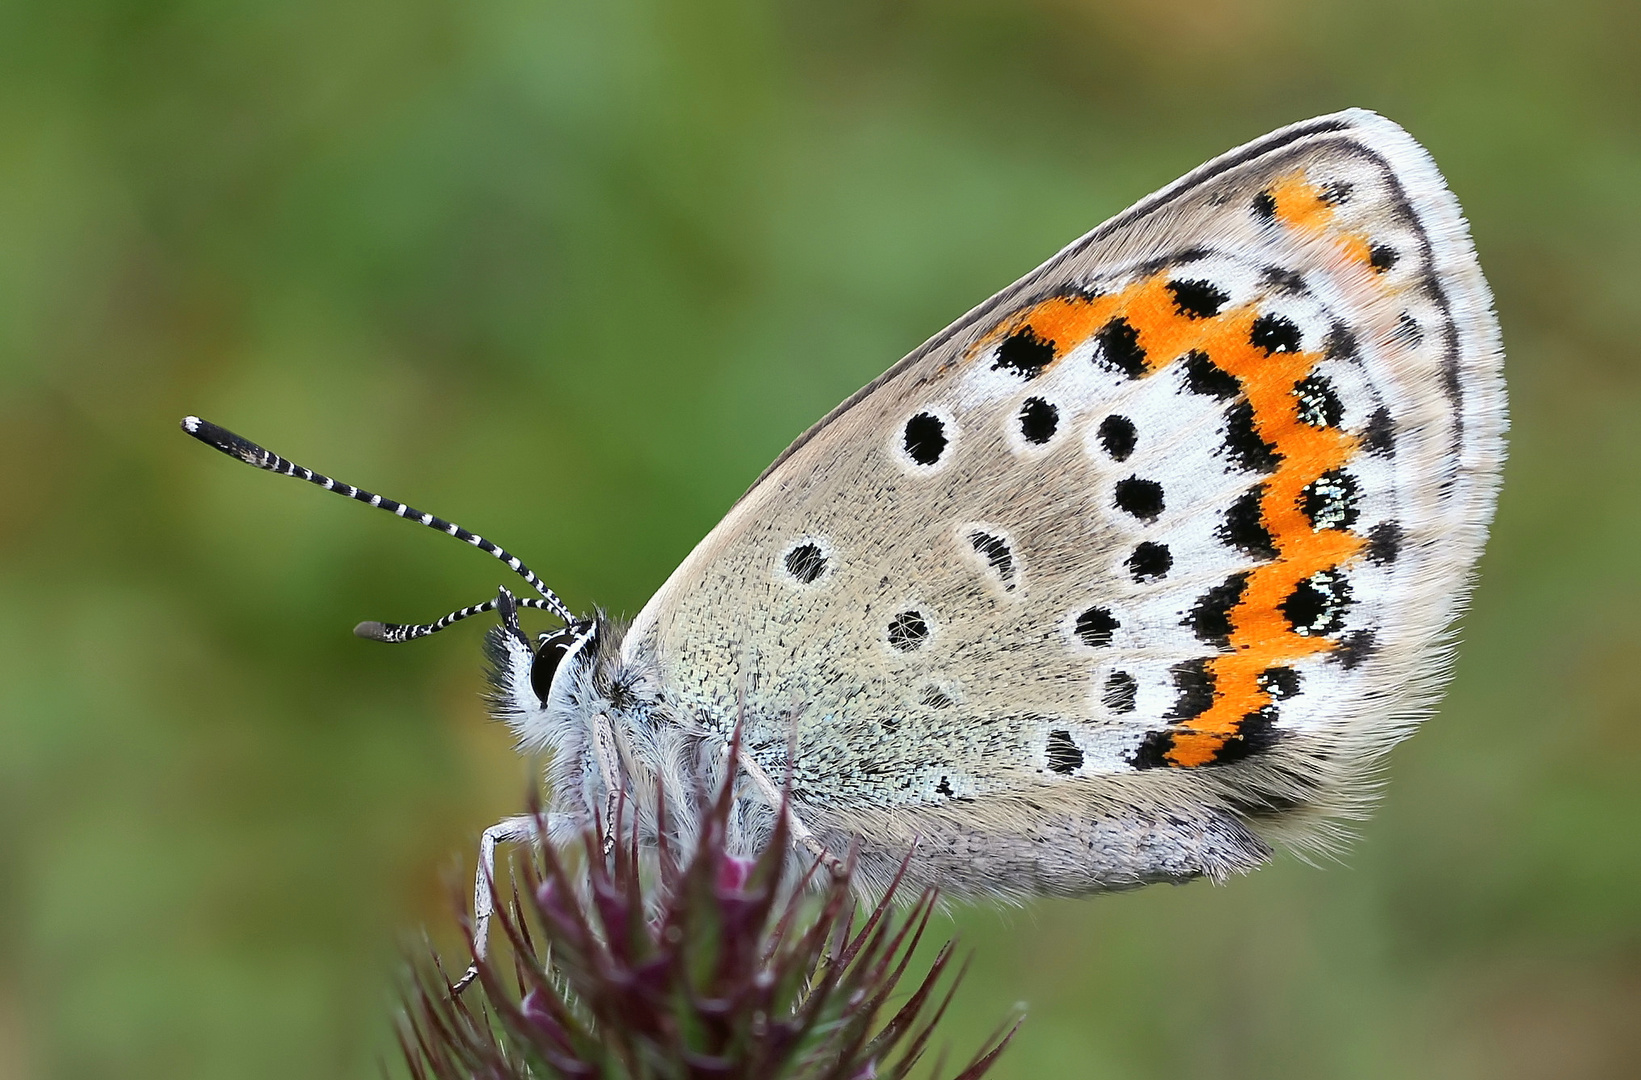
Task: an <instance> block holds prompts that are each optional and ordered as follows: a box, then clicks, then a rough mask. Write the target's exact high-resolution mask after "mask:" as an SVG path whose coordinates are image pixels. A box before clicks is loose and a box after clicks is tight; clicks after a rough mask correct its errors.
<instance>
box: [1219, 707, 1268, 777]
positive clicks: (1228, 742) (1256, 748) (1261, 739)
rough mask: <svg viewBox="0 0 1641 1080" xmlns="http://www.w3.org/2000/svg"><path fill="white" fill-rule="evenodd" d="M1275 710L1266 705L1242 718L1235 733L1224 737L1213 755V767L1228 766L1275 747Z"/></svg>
mask: <svg viewBox="0 0 1641 1080" xmlns="http://www.w3.org/2000/svg"><path fill="white" fill-rule="evenodd" d="M1275 724H1276V708H1275V707H1274V706H1271V705H1267V706H1265V707H1264V708H1262V709H1259V710H1257V711H1255V712H1251V713H1249V714H1248V715H1246V716H1244V717H1243V718H1242V720H1241V721H1240V722H1239V723H1238V724H1237V728H1236V733H1235V734H1233V735H1229V736H1227V737H1226V739H1225V742H1224V744H1223V745H1222V746H1220V748H1219V749H1218V750H1217V751H1215V753H1214V760H1213V761H1212V762H1210V764H1213V765H1228V764H1230V763H1231V762H1233V761H1241V760H1242V759H1243V758H1246V757H1248V756H1249V755H1251V754H1257V753H1259V752H1261V751H1263V750H1269V749H1270V748H1271V747H1272V746H1274V745H1276V740H1277V737H1278V735H1277V731H1276V727H1275Z"/></svg>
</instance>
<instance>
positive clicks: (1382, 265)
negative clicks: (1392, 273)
mask: <svg viewBox="0 0 1641 1080" xmlns="http://www.w3.org/2000/svg"><path fill="white" fill-rule="evenodd" d="M1400 258H1401V256H1400V255H1398V254H1397V253H1396V249H1395V248H1393V247H1391V246H1390V245H1389V244H1374V245H1373V246H1372V247H1370V248H1368V265H1369V266H1371V267H1373V270H1374V272H1375V273H1379V274H1382V273H1384V272H1385V271H1386V270H1389V269H1390V268H1391V267H1393V266H1395V265H1396V263H1397V260H1399V259H1400Z"/></svg>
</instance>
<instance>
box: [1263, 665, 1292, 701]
mask: <svg viewBox="0 0 1641 1080" xmlns="http://www.w3.org/2000/svg"><path fill="white" fill-rule="evenodd" d="M1258 681H1259V688H1260V689H1261V690H1263V691H1265V692H1266V693H1267V694H1269V695H1271V696H1272V697H1273V698H1276V699H1277V700H1278V701H1286V700H1287V699H1288V698H1291V697H1293V696H1294V695H1295V694H1297V693H1299V672H1297V671H1295V670H1294V669H1293V668H1291V667H1268V668H1266V669H1265V670H1264V671H1262V672H1260V673H1259V680H1258Z"/></svg>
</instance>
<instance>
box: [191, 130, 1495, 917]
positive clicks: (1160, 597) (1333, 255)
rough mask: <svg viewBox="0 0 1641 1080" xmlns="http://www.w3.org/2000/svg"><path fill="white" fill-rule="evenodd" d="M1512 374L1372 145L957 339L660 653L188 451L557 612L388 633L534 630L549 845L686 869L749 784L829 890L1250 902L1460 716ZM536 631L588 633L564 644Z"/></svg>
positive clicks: (1201, 203) (1416, 197)
mask: <svg viewBox="0 0 1641 1080" xmlns="http://www.w3.org/2000/svg"><path fill="white" fill-rule="evenodd" d="M1502 362H1503V355H1502V350H1501V344H1500V338H1499V331H1498V326H1497V322H1496V320H1495V317H1494V314H1493V311H1492V303H1491V296H1490V293H1489V291H1488V288H1487V285H1486V282H1485V280H1484V279H1483V277H1482V273H1481V269H1480V267H1479V266H1478V264H1477V261H1476V257H1475V253H1474V250H1473V248H1472V246H1471V242H1470V239H1469V236H1468V232H1467V227H1466V224H1465V221H1464V218H1463V216H1462V214H1461V212H1460V209H1459V206H1458V203H1457V202H1456V200H1455V199H1454V198H1453V196H1452V195H1451V194H1450V193H1449V192H1448V190H1447V187H1446V185H1445V183H1444V181H1443V179H1442V176H1441V174H1440V173H1439V172H1438V171H1437V169H1436V167H1435V165H1434V164H1433V163H1432V161H1431V159H1430V157H1429V156H1428V155H1427V154H1426V152H1425V151H1424V150H1423V149H1422V148H1421V147H1420V146H1419V145H1418V144H1417V143H1416V142H1415V141H1414V140H1413V139H1412V138H1411V137H1410V136H1409V135H1408V134H1407V133H1406V132H1404V131H1403V130H1402V129H1401V128H1400V127H1398V126H1396V125H1395V124H1393V123H1392V122H1390V121H1388V120H1386V119H1384V118H1382V117H1379V116H1377V115H1375V114H1373V113H1370V112H1366V111H1362V110H1349V111H1346V112H1341V113H1337V114H1334V115H1330V116H1324V117H1319V118H1317V119H1313V120H1308V121H1305V122H1303V123H1298V124H1294V125H1292V126H1289V127H1286V128H1283V129H1281V130H1279V131H1276V132H1273V133H1272V134H1270V135H1267V136H1265V137H1264V138H1262V139H1259V140H1257V141H1255V142H1252V143H1249V144H1247V145H1246V146H1243V147H1240V148H1238V149H1236V150H1233V151H1231V152H1229V153H1227V154H1225V155H1223V156H1221V157H1219V158H1216V159H1214V160H1213V161H1210V162H1208V163H1207V164H1205V165H1203V166H1202V167H1200V168H1198V169H1197V170H1195V171H1194V172H1191V173H1190V174H1188V175H1186V176H1185V177H1183V178H1182V179H1180V180H1178V181H1177V182H1175V183H1174V184H1172V185H1170V186H1168V187H1166V188H1164V189H1162V190H1161V191H1159V192H1157V193H1156V194H1154V195H1151V196H1149V197H1148V198H1146V199H1144V200H1142V201H1140V202H1139V203H1137V204H1136V205H1134V206H1133V207H1132V208H1130V209H1128V210H1126V211H1124V212H1123V213H1121V214H1119V215H1117V216H1116V217H1114V218H1112V219H1111V220H1109V221H1107V222H1105V223H1104V224H1102V225H1100V226H1099V227H1097V228H1095V229H1094V230H1093V231H1092V232H1090V233H1088V234H1087V235H1085V236H1083V237H1082V238H1080V239H1078V240H1076V241H1075V242H1073V243H1072V244H1070V245H1069V246H1068V247H1066V248H1065V249H1064V250H1062V251H1061V252H1059V253H1058V254H1057V255H1055V256H1054V257H1053V258H1051V259H1049V260H1048V261H1047V262H1045V263H1044V264H1043V265H1042V266H1040V267H1038V268H1037V269H1036V270H1034V271H1032V272H1031V273H1029V274H1027V275H1026V276H1025V277H1024V278H1022V279H1020V280H1019V281H1017V282H1015V283H1014V284H1013V285H1010V286H1009V287H1007V288H1005V289H1003V290H1002V291H1001V292H999V293H997V294H996V295H995V296H993V297H991V298H990V299H988V300H986V301H985V302H984V303H982V304H980V305H979V306H978V307H976V308H974V309H973V310H972V311H970V312H969V313H968V314H966V315H964V316H963V317H962V318H960V319H958V320H957V321H956V322H955V323H953V324H952V325H951V326H949V327H947V328H946V329H945V330H942V331H941V332H940V333H939V334H937V335H935V336H934V337H933V338H931V339H930V340H929V341H928V342H926V343H925V344H923V345H922V346H921V347H919V348H918V349H916V350H915V351H913V352H912V353H911V355H909V356H907V357H906V358H905V359H903V360H901V361H900V362H899V363H898V364H896V365H894V366H893V367H891V368H890V369H889V370H888V371H886V372H885V373H884V374H883V375H882V376H880V377H879V378H877V379H876V380H874V381H873V382H872V383H871V384H870V385H868V386H866V387H865V388H863V389H862V390H860V391H859V392H858V393H856V394H855V395H853V396H852V397H850V398H849V399H848V400H847V401H845V402H843V404H841V405H839V406H838V407H837V408H836V409H834V410H833V411H832V412H831V413H830V414H828V415H827V416H826V417H824V418H823V419H822V420H820V422H819V423H817V424H815V426H813V427H812V428H810V429H809V430H808V431H807V432H805V433H804V434H803V435H801V436H800V437H799V438H798V439H797V441H796V442H794V443H793V444H792V445H791V446H790V447H788V448H787V449H786V451H785V452H783V453H782V454H781V455H780V456H779V457H778V458H776V460H775V461H774V463H773V464H771V465H770V466H769V468H768V469H767V470H765V472H764V473H763V475H762V476H761V477H759V478H758V479H757V481H756V482H755V483H753V485H752V487H751V488H750V489H749V490H748V491H747V492H746V493H745V494H744V495H743V496H742V497H741V498H740V500H739V501H738V502H737V503H736V504H735V505H734V506H733V507H732V508H731V509H730V510H729V512H728V514H727V515H726V516H725V517H724V519H723V521H722V522H721V523H720V524H719V525H718V526H717V527H716V528H714V529H713V530H712V532H711V533H710V534H709V535H708V536H707V537H706V538H705V539H704V540H702V541H701V543H700V544H699V545H698V546H697V547H696V548H695V550H694V551H693V552H692V553H691V554H690V555H689V556H688V557H687V558H686V559H685V560H684V562H683V563H682V565H680V566H679V567H678V569H677V570H676V571H675V572H674V573H673V574H672V576H671V577H669V578H668V579H667V581H666V583H665V584H664V585H663V586H662V587H661V589H660V590H659V591H658V592H657V593H656V594H655V596H654V597H653V598H652V599H651V600H650V601H649V603H647V604H646V605H645V606H644V607H643V609H642V610H641V611H640V612H639V613H638V614H637V616H636V617H635V618H633V619H632V621H631V622H630V623H625V622H622V621H621V620H619V619H616V618H613V617H611V616H609V615H607V614H605V613H602V612H597V613H594V614H592V615H590V616H581V615H577V614H575V613H573V612H571V611H570V610H569V609H568V608H567V607H566V606H565V605H564V604H563V603H562V602H561V601H559V599H558V598H557V597H556V596H555V595H554V594H553V593H552V592H551V591H550V590H549V589H547V588H546V586H545V585H543V584H542V583H541V581H540V579H539V578H538V577H537V576H536V575H535V574H534V573H533V572H532V571H531V570H529V568H528V567H526V566H524V564H523V563H522V562H520V561H519V560H518V559H517V558H516V557H514V556H512V555H511V554H510V553H508V552H507V551H505V550H503V549H501V548H498V547H496V546H495V545H493V544H491V543H490V542H489V541H487V540H485V539H483V538H482V537H479V536H477V535H475V534H473V533H470V532H468V531H467V530H465V529H462V528H460V527H459V526H456V525H454V524H452V523H450V522H446V521H444V520H443V519H440V518H436V517H434V516H432V515H429V514H423V513H421V512H420V511H416V510H412V509H410V508H409V507H406V506H404V505H403V504H400V503H397V502H395V501H393V500H390V499H383V498H382V497H380V496H376V495H372V494H371V493H369V492H365V491H361V490H359V489H357V488H353V487H351V486H350V485H345V484H340V483H338V482H336V481H333V480H331V479H330V478H328V477H325V476H322V475H320V474H316V473H313V472H311V471H309V470H307V469H304V468H302V467H300V466H296V465H293V464H292V463H290V462H288V461H286V460H285V459H283V458H280V457H278V456H277V455H274V454H272V453H270V452H268V451H266V450H264V449H262V448H261V447H259V446H256V445H255V444H253V443H249V442H247V441H246V440H243V439H241V438H239V437H238V436H236V435H233V434H232V433H230V432H227V431H225V430H223V429H221V428H218V427H216V426H215V425H213V424H209V423H208V422H206V421H203V420H199V419H198V418H196V417H190V418H188V419H187V420H185V421H184V422H183V426H184V428H185V429H186V430H188V431H189V432H190V433H191V434H193V435H195V436H196V437H199V438H201V439H203V440H204V441H206V442H208V443H211V444H212V445H214V446H216V447H217V448H218V449H221V450H224V451H225V452H228V453H230V454H233V455H235V456H238V457H240V458H242V459H243V460H245V461H247V462H249V463H250V464H253V465H257V466H259V467H261V468H265V469H271V470H273V471H277V472H283V473H287V474H291V475H297V476H300V477H302V478H304V479H308V480H311V481H313V482H315V483H319V484H321V485H322V486H325V487H327V488H332V489H336V490H340V491H341V492H342V493H343V494H347V495H350V496H351V497H353V498H356V499H360V500H362V501H366V502H370V503H371V504H372V505H376V506H380V507H383V508H385V509H388V510H390V511H392V512H394V513H397V514H399V515H400V516H404V517H410V518H413V519H415V520H418V521H420V522H421V523H423V524H426V525H429V526H431V527H434V528H438V529H440V530H441V531H445V532H447V533H449V534H451V535H453V536H456V537H457V538H458V539H461V540H463V541H465V542H467V543H470V544H473V545H475V546H477V547H480V548H481V549H483V550H485V551H487V552H489V553H490V554H492V555H495V556H497V557H498V558H501V559H503V560H504V561H506V562H507V563H508V565H509V566H510V567H511V568H512V569H514V570H515V571H518V572H519V573H520V574H521V575H522V576H523V577H524V578H525V579H526V581H527V582H529V584H530V585H531V586H533V587H534V588H535V589H536V590H537V591H538V592H539V593H540V596H539V597H528V598H517V599H515V598H514V597H513V596H512V594H511V593H509V592H508V591H507V590H505V589H503V590H501V592H500V594H499V595H498V597H497V598H496V599H495V600H491V601H487V602H486V603H484V604H479V605H474V606H473V607H469V608H463V609H461V610H459V611H456V612H453V613H451V614H450V615H448V616H446V617H445V618H443V619H440V620H439V621H438V622H436V623H429V624H422V625H414V626H407V625H393V624H383V623H365V624H361V625H360V627H359V628H358V631H357V632H359V633H360V634H361V635H362V636H366V637H373V638H376V639H379V640H386V641H403V640H410V639H413V638H418V637H422V636H425V635H426V634H428V633H432V632H434V631H437V630H440V629H443V628H444V627H445V626H448V625H450V624H451V623H453V622H456V621H459V620H460V619H463V618H467V617H469V616H471V615H474V614H478V613H480V612H483V611H489V610H499V611H500V612H501V615H502V620H501V625H500V626H498V627H496V628H495V629H493V630H492V631H491V632H490V635H489V638H488V649H489V653H490V658H491V662H492V667H493V671H492V681H493V694H492V703H493V711H494V713H495V715H496V716H497V717H498V718H499V719H501V720H503V721H505V722H506V724H507V725H508V726H509V727H510V728H511V729H512V731H513V733H514V734H515V736H516V737H517V740H518V743H519V746H520V748H521V749H522V750H524V751H527V752H547V754H548V763H547V766H546V771H547V779H548V781H549V790H550V796H549V798H550V802H549V807H548V811H549V812H548V817H547V821H548V823H549V828H548V831H549V832H550V833H551V834H552V836H551V838H550V839H553V840H555V841H561V842H562V841H567V840H569V839H570V838H572V837H574V836H576V835H577V834H579V833H580V831H581V830H583V829H584V828H586V826H587V825H588V823H589V821H590V820H591V819H592V817H593V816H594V815H596V814H598V813H601V812H607V811H608V810H609V809H611V807H612V805H613V800H614V799H615V797H616V796H617V795H620V796H622V797H623V798H625V799H626V800H629V801H630V803H631V804H632V805H633V806H634V807H636V811H637V813H638V815H639V817H640V819H641V820H643V821H646V822H648V823H649V827H650V828H651V829H653V828H655V827H656V823H657V822H659V821H663V820H664V821H665V822H667V827H668V828H669V830H670V831H672V832H673V833H675V834H677V835H678V836H679V837H680V838H681V839H683V840H685V841H687V840H688V839H689V837H690V834H691V830H692V828H694V823H695V822H696V821H697V820H698V807H699V802H698V793H699V792H701V791H703V790H708V789H714V788H715V787H716V785H718V784H720V783H722V782H725V781H726V780H727V781H730V782H733V783H735V784H736V785H737V792H738V796H737V802H736V815H735V821H736V828H737V835H738V836H739V838H740V842H742V843H745V844H747V845H748V846H756V845H757V844H758V843H759V841H760V840H761V839H762V838H765V837H767V836H768V835H769V833H770V832H771V830H772V829H773V826H774V823H775V818H776V815H777V813H781V812H785V813H787V814H788V815H789V824H790V826H791V831H792V835H794V836H796V837H797V838H798V840H799V841H801V843H800V844H798V845H796V849H795V855H794V857H795V858H819V859H831V858H835V857H836V853H842V852H851V851H852V852H853V853H854V857H855V859H856V860H857V870H856V873H857V875H858V878H859V880H860V881H861V882H862V883H863V884H864V886H865V887H867V888H877V889H881V888H883V887H884V886H885V884H886V883H887V882H888V881H889V880H890V878H891V877H893V875H894V874H895V873H896V872H897V871H899V870H901V869H902V867H903V866H904V873H905V875H906V878H907V879H908V882H909V884H911V885H913V886H924V885H938V886H939V887H940V889H941V890H942V891H943V892H944V893H945V894H946V895H948V896H954V897H959V898H977V897H998V898H1019V897H1024V896H1030V895H1041V894H1058V895H1080V894H1087V893H1094V892H1099V891H1103V890H1111V889H1122V888H1129V887H1133V886H1138V885H1143V884H1146V883H1150V882H1158V881H1183V880H1187V879H1191V878H1196V877H1207V878H1211V879H1213V880H1216V881H1221V880H1224V879H1225V878H1226V877H1227V876H1228V875H1231V874H1234V873H1238V872H1243V871H1247V870H1250V869H1252V868H1254V867H1257V866H1258V865H1260V864H1261V863H1263V862H1265V861H1266V860H1268V859H1269V858H1270V856H1271V854H1272V852H1273V850H1274V848H1275V847H1276V846H1279V845H1283V844H1286V845H1297V846H1301V847H1303V846H1305V845H1313V844H1322V843H1327V842H1328V841H1329V839H1330V837H1332V836H1333V834H1334V832H1335V831H1336V830H1337V826H1338V823H1339V822H1341V821H1342V820H1346V819H1349V818H1352V817H1355V816H1359V815H1360V814H1361V813H1362V812H1363V811H1364V809H1365V807H1366V805H1367V803H1368V802H1369V796H1370V794H1371V783H1372V781H1373V779H1374V777H1375V776H1376V775H1377V770H1378V767H1379V766H1380V764H1381V763H1382V760H1383V758H1384V756H1385V754H1386V752H1387V751H1388V750H1389V749H1390V747H1391V746H1392V745H1393V744H1395V743H1396V742H1397V741H1398V740H1400V739H1402V738H1403V737H1405V736H1406V735H1408V734H1409V733H1410V732H1411V731H1412V730H1413V728H1414V727H1415V726H1416V725H1417V723H1418V722H1419V721H1420V720H1421V719H1422V718H1423V717H1424V716H1425V715H1427V714H1428V713H1429V712H1430V711H1431V709H1432V707H1433V706H1434V703H1435V701H1436V699H1437V697H1438V696H1439V694H1440V692H1441V690H1442V689H1443V686H1444V684H1445V682H1446V680H1447V678H1448V673H1449V668H1450V661H1451V655H1452V652H1451V650H1452V637H1451V632H1450V627H1451V624H1452V622H1453V620H1454V618H1455V616H1456V615H1457V613H1458V612H1459V610H1460V608H1461V607H1462V605H1463V603H1464V600H1465V598H1466V595H1467V593H1468V591H1469V589H1470V586H1471V579H1472V575H1473V570H1474V567H1475V563H1476V560H1477V558H1478V556H1479V555H1480V553H1481V550H1482V546H1483V543H1484V541H1485V539H1486V534H1487V527H1488V523H1489V521H1490V518H1491V516H1492V512H1493V507H1494V503H1495V498H1496V492H1497V488H1498V484H1499V474H1500V469H1501V466H1502V462H1503V458H1504V434H1505V429H1506V398H1505V387H1504V379H1503V372H1502ZM521 606H523V607H534V608H541V609H546V610H549V611H551V612H553V613H554V614H556V615H557V616H558V617H559V619H560V620H561V621H562V622H563V627H562V629H560V630H558V631H556V632H551V633H546V634H538V635H537V636H535V637H532V636H530V635H529V634H527V633H526V632H525V631H524V630H523V629H522V628H521V627H520V623H519V619H518V608H519V607H521ZM736 737H738V738H739V740H740V744H739V745H740V749H739V754H738V756H736V757H734V758H732V757H731V756H730V755H729V754H728V748H729V746H730V744H731V741H732V739H735V738H736ZM732 770H733V773H734V775H730V773H731V771H732ZM659 800H664V801H665V802H666V805H664V806H662V805H659V804H658V801H659ZM783 800H785V801H783ZM783 806H785V807H786V810H785V811H782V810H781V808H782V807H783ZM534 831H535V826H534V824H533V821H532V819H526V818H517V819H512V820H510V821H507V822H503V823H501V824H500V825H497V826H495V827H493V828H491V829H489V830H487V831H486V832H485V834H484V838H483V841H482V843H481V870H480V886H479V889H478V890H477V892H478V896H477V898H476V905H477V909H478V910H477V914H478V916H479V927H478V931H479V932H478V937H479V945H480V948H481V949H482V947H483V921H484V918H485V916H486V915H487V914H488V911H489V896H488V889H487V888H486V887H485V881H486V877H487V875H488V873H489V872H490V867H491V866H492V865H493V858H494V850H495V845H496V844H497V843H500V842H504V841H517V840H525V839H529V838H531V837H532V836H533V834H534Z"/></svg>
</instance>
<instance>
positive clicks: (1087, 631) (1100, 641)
mask: <svg viewBox="0 0 1641 1080" xmlns="http://www.w3.org/2000/svg"><path fill="white" fill-rule="evenodd" d="M1121 625H1122V624H1121V623H1119V622H1118V621H1117V617H1116V616H1115V615H1113V614H1111V612H1110V610H1108V609H1106V608H1103V607H1091V608H1089V609H1088V610H1087V611H1085V612H1083V613H1082V614H1081V615H1079V616H1077V626H1076V631H1077V639H1078V640H1079V641H1081V642H1082V643H1083V644H1084V645H1087V646H1089V647H1090V648H1095V649H1099V648H1103V647H1105V646H1107V645H1109V644H1111V635H1112V634H1113V633H1115V632H1116V630H1117V628H1118V627H1119V626H1121Z"/></svg>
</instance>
